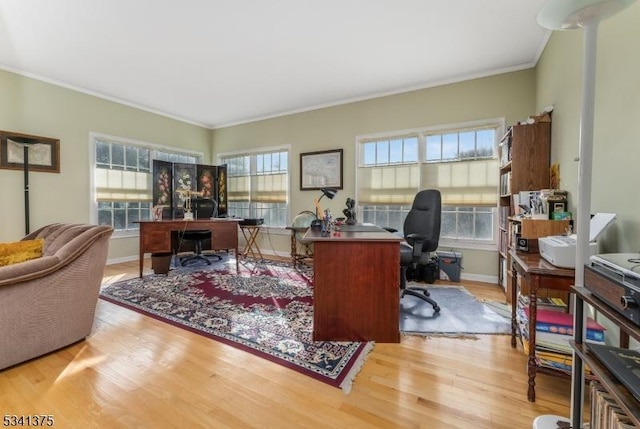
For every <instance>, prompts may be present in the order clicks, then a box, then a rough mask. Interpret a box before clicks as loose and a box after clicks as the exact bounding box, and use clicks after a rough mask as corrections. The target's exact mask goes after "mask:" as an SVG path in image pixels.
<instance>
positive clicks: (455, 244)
mask: <svg viewBox="0 0 640 429" xmlns="http://www.w3.org/2000/svg"><path fill="white" fill-rule="evenodd" d="M438 247H439V248H445V247H452V248H456V249H470V250H488V251H491V252H497V251H498V244H497V243H494V242H481V241H473V240H453V239H450V238H441V239H440V242H439V246H438Z"/></svg>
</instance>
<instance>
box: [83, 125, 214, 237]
mask: <svg viewBox="0 0 640 429" xmlns="http://www.w3.org/2000/svg"><path fill="white" fill-rule="evenodd" d="M90 145H91V153H92V154H93V156H94V159H93V160H94V162H93V165H94V168H93V172H92V173H93V174H92V184H93V194H94V198H92V201H93V202H94V205H93V206H92V209H91V218H92V222H93V223H98V224H100V225H110V226H112V227H113V228H114V231H115V235H126V234H127V233H134V232H137V230H138V229H139V226H138V224H136V223H135V222H136V221H139V220H149V219H150V213H151V206H152V198H153V195H152V194H153V188H152V183H151V182H152V174H153V171H152V168H153V162H152V161H153V160H154V159H159V160H163V161H170V162H184V163H194V164H195V163H197V162H200V160H201V159H202V155H201V154H196V153H193V152H186V151H180V150H177V149H175V150H174V149H171V148H166V147H160V146H157V145H154V144H151V143H145V142H140V141H134V140H130V139H124V138H120V137H112V136H107V135H102V134H94V133H92V134H91V137H90Z"/></svg>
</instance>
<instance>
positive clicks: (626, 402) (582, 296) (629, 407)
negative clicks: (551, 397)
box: [571, 266, 640, 427]
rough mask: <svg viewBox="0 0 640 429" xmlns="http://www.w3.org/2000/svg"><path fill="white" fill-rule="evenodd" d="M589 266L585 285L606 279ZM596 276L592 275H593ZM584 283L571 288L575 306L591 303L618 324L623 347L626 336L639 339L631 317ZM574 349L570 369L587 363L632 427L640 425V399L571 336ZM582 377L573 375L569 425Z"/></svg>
mask: <svg viewBox="0 0 640 429" xmlns="http://www.w3.org/2000/svg"><path fill="white" fill-rule="evenodd" d="M589 270H590V267H588V266H587V267H585V285H586V286H587V287H588V285H589V281H609V280H608V279H607V277H605V276H602V275H600V274H599V273H597V272H596V271H589ZM593 276H596V277H597V280H596V277H593ZM587 287H578V286H573V287H572V288H571V291H572V292H573V293H574V296H575V298H576V308H578V306H584V304H585V303H587V304H589V305H591V306H592V307H593V308H594V309H595V310H596V311H597V312H598V313H600V314H602V315H604V316H605V317H606V318H607V319H609V320H610V321H611V322H612V323H613V324H615V325H616V326H618V327H619V328H620V345H619V347H621V348H627V347H628V345H629V337H632V338H634V339H635V340H637V341H640V327H639V326H638V325H636V324H635V323H633V322H632V321H631V320H629V319H627V318H626V317H624V316H623V315H622V314H621V313H619V312H618V311H617V310H615V309H614V308H612V307H611V306H610V305H609V304H607V303H605V302H604V301H602V300H601V299H599V298H598V297H596V296H595V295H593V294H592V293H591V291H589V289H588V288H587ZM583 324H584V321H583V320H580V318H578V320H577V321H576V329H575V332H576V334H575V335H578V332H579V331H580V332H581V331H582V328H583ZM571 345H572V347H573V349H574V350H575V355H576V357H575V358H574V362H573V368H574V371H584V366H585V364H586V365H587V366H588V367H589V369H590V370H591V372H592V373H593V375H594V376H595V378H596V379H597V380H598V381H599V382H600V384H601V385H602V386H603V387H604V388H605V389H606V390H607V392H609V394H610V395H611V396H612V397H613V398H614V399H615V401H616V402H617V403H618V405H619V406H620V408H622V409H623V410H624V411H625V413H626V414H627V416H628V417H629V418H630V419H631V420H632V421H633V424H634V425H636V427H640V401H638V399H636V398H635V397H634V396H633V395H632V394H631V392H630V391H629V390H628V389H627V388H626V387H625V386H624V385H623V384H622V383H620V382H619V381H618V380H617V378H616V377H615V376H614V375H613V374H612V373H611V372H610V371H609V370H608V369H607V368H606V367H605V366H604V365H603V364H602V363H601V362H600V360H599V359H598V358H597V357H595V356H594V355H593V354H592V353H591V352H590V351H589V349H588V346H586V345H585V344H583V343H580V342H578V341H577V338H575V337H574V341H572V343H571ZM581 383H582V378H581V377H580V376H576V377H574V378H573V390H574V392H576V393H575V395H576V397H577V398H574V404H573V405H574V410H573V415H572V420H573V423H572V425H573V427H578V426H577V425H578V424H579V422H578V419H579V418H580V417H581V415H582V408H583V405H582V403H583V401H582V396H583V393H582V392H583V391H584V389H583V387H584V386H582V384H581Z"/></svg>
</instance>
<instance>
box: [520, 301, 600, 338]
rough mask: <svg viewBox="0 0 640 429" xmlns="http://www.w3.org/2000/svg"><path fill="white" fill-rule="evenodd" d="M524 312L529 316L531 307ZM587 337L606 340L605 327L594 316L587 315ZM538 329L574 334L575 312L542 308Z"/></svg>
mask: <svg viewBox="0 0 640 429" xmlns="http://www.w3.org/2000/svg"><path fill="white" fill-rule="evenodd" d="M524 313H525V315H526V317H527V320H528V318H529V308H528V307H525V308H524ZM586 325H587V329H586V339H587V340H593V341H604V336H605V328H604V326H602V325H601V324H599V323H598V322H596V321H595V320H594V319H593V318H591V317H587V323H586ZM536 331H543V332H552V333H557V334H565V335H573V314H570V313H561V312H559V311H553V310H544V309H540V310H538V311H537V314H536Z"/></svg>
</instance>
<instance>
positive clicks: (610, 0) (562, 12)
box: [534, 0, 635, 429]
mask: <svg viewBox="0 0 640 429" xmlns="http://www.w3.org/2000/svg"><path fill="white" fill-rule="evenodd" d="M633 2H635V0H550V1H549V2H548V3H547V4H546V5H545V6H544V7H543V8H542V9H541V10H540V12H539V14H538V24H540V25H541V26H543V27H545V28H548V29H550V30H573V29H577V28H582V29H584V44H583V59H582V108H581V113H580V146H579V155H578V156H579V162H580V163H579V166H578V207H577V222H576V227H577V245H576V273H575V285H576V286H584V265H585V264H587V263H588V262H589V223H590V218H591V172H592V167H593V118H594V107H595V83H596V80H595V78H596V51H597V49H596V48H597V40H598V24H599V23H600V22H601V21H602V20H604V19H606V18H608V17H610V16H612V15H614V14H616V13H618V12H620V11H622V10H623V9H625V8H626V7H627V6H630V5H631V4H632V3H633ZM581 317H584V312H583V309H582V308H579V309H578V308H574V319H577V318H581ZM574 323H575V320H574ZM577 335H579V336H583V333H577ZM578 339H580V340H582V338H580V337H578ZM573 362H574V367H573V371H572V377H581V379H582V380H581V382H580V383H575V382H573V383H572V386H578V385H579V386H580V387H579V388H578V389H572V391H571V410H572V411H571V418H572V427H573V428H575V429H578V428H582V413H581V410H582V406H581V405H582V404H581V402H582V397H583V393H582V389H583V385H584V376H583V371H582V370H583V368H582V365H583V364H582V362H580V364H579V365H578V366H577V367H576V359H573ZM572 381H573V380H572ZM534 427H535V423H534Z"/></svg>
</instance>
